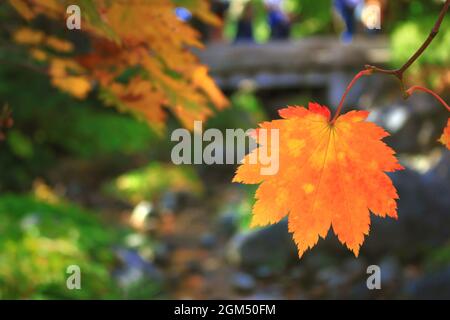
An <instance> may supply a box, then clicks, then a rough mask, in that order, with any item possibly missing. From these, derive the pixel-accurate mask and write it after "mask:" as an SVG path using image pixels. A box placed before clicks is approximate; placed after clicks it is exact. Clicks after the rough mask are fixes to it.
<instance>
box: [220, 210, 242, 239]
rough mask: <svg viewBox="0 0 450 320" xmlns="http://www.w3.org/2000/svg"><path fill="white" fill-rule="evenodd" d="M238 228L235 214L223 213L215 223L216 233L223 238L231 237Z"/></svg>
mask: <svg viewBox="0 0 450 320" xmlns="http://www.w3.org/2000/svg"><path fill="white" fill-rule="evenodd" d="M237 228H238V219H237V216H236V214H235V213H233V212H225V213H223V214H221V215H220V217H219V219H218V221H217V232H218V233H219V234H220V235H221V236H224V237H231V236H232V235H233V234H234V233H235V232H236V230H237Z"/></svg>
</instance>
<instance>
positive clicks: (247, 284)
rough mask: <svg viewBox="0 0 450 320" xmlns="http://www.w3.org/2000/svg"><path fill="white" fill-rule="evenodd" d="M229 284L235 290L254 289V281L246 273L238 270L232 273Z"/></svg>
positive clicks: (246, 290)
mask: <svg viewBox="0 0 450 320" xmlns="http://www.w3.org/2000/svg"><path fill="white" fill-rule="evenodd" d="M231 284H232V286H233V288H234V289H236V290H237V291H241V292H250V291H253V290H254V289H255V286H256V281H255V279H254V278H253V277H252V276H251V275H249V274H248V273H243V272H238V273H235V274H233V275H232V277H231Z"/></svg>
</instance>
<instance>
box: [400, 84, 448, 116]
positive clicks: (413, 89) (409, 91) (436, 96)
mask: <svg viewBox="0 0 450 320" xmlns="http://www.w3.org/2000/svg"><path fill="white" fill-rule="evenodd" d="M414 91H423V92H426V93H429V94H431V95H432V96H433V97H435V98H436V99H437V100H438V101H439V102H440V103H441V104H442V105H443V106H444V107H445V108H447V110H448V111H450V107H449V106H448V104H447V103H446V102H445V101H444V99H442V98H441V97H440V96H439V95H438V94H437V93H436V92H434V91H432V90H430V89H428V88H425V87H421V86H413V87H411V88H409V89H408V90H406V94H407V95H408V97H409V96H411V95H412V94H413V93H414Z"/></svg>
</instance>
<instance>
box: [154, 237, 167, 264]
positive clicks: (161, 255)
mask: <svg viewBox="0 0 450 320" xmlns="http://www.w3.org/2000/svg"><path fill="white" fill-rule="evenodd" d="M170 253H171V250H170V246H169V245H168V244H167V243H164V242H161V243H158V244H156V245H155V248H154V261H155V263H156V264H159V265H163V266H165V265H167V264H168V263H169V261H170Z"/></svg>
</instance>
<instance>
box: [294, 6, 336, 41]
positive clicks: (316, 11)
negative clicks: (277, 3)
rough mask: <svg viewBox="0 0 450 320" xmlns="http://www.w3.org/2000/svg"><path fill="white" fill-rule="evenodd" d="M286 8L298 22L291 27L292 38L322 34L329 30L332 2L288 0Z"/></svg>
mask: <svg viewBox="0 0 450 320" xmlns="http://www.w3.org/2000/svg"><path fill="white" fill-rule="evenodd" d="M286 7H287V9H288V11H290V12H291V13H292V14H293V15H294V16H295V17H297V18H298V20H299V21H298V22H295V23H294V24H293V26H292V37H294V38H297V37H305V36H311V35H314V34H323V33H326V32H329V31H330V30H331V24H332V12H333V10H332V7H333V5H332V0H322V1H298V0H288V1H287V3H286Z"/></svg>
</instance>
